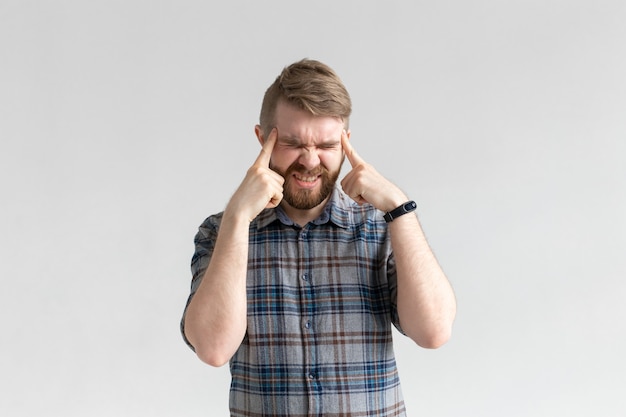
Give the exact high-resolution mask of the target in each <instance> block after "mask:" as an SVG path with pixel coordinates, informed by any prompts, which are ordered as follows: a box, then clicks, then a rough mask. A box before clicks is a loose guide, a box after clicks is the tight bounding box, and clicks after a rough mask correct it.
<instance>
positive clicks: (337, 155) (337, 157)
mask: <svg viewBox="0 0 626 417" xmlns="http://www.w3.org/2000/svg"><path fill="white" fill-rule="evenodd" d="M319 157H320V161H321V162H322V164H323V165H324V166H325V167H326V168H327V169H329V170H337V169H339V167H341V161H342V159H343V154H342V153H341V152H331V151H329V152H324V153H320V155H319Z"/></svg>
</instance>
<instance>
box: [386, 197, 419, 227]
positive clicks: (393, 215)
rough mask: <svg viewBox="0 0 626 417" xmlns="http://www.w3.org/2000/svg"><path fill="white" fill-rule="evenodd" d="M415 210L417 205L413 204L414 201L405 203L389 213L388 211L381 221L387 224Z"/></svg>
mask: <svg viewBox="0 0 626 417" xmlns="http://www.w3.org/2000/svg"><path fill="white" fill-rule="evenodd" d="M416 208H417V204H415V201H409V202H407V203H404V204H403V205H401V206H400V207H397V208H395V209H393V210H391V211H388V212H387V213H385V215H384V216H383V219H385V221H386V222H387V223H389V222H392V221H393V220H394V219H397V218H398V217H400V216H402V215H404V214H407V213H410V212H412V211H415V209H416Z"/></svg>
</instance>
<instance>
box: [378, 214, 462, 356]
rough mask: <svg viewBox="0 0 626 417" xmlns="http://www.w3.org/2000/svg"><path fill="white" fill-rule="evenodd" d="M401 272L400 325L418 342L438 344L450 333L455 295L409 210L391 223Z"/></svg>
mask: <svg viewBox="0 0 626 417" xmlns="http://www.w3.org/2000/svg"><path fill="white" fill-rule="evenodd" d="M389 229H390V234H391V244H392V247H393V251H394V256H395V260H396V269H397V274H398V289H397V294H398V295H397V304H398V315H399V317H400V325H401V327H402V329H403V330H404V332H405V333H406V334H407V335H408V336H409V337H410V338H411V339H413V340H414V341H415V342H416V343H417V344H418V345H420V346H422V347H427V348H436V347H439V346H441V345H443V344H444V343H445V342H446V341H447V340H448V339H449V337H450V333H451V329H452V323H453V321H454V317H455V315H456V299H455V296H454V292H453V290H452V287H451V286H450V283H449V282H448V279H447V278H446V276H445V274H444V272H443V270H442V269H441V267H440V265H439V262H438V261H437V259H436V258H435V255H434V254H433V252H432V250H431V248H430V245H429V244H428V242H427V240H426V237H425V236H424V233H423V231H422V228H421V226H420V224H419V221H418V219H417V216H415V215H414V214H406V215H404V216H401V217H399V218H397V219H395V220H394V221H393V222H391V223H390V225H389Z"/></svg>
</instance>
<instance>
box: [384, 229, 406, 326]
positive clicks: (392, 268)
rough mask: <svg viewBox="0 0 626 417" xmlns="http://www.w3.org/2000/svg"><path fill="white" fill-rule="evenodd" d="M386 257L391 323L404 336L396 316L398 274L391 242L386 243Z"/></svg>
mask: <svg viewBox="0 0 626 417" xmlns="http://www.w3.org/2000/svg"><path fill="white" fill-rule="evenodd" d="M387 244H388V257H387V284H388V285H389V301H390V303H391V322H392V323H393V325H394V326H395V328H396V329H398V331H399V332H400V333H401V334H403V335H405V336H406V333H405V332H404V330H402V326H401V324H400V315H399V314H398V273H397V270H396V260H395V258H394V256H393V252H392V251H391V242H390V241H388V242H387Z"/></svg>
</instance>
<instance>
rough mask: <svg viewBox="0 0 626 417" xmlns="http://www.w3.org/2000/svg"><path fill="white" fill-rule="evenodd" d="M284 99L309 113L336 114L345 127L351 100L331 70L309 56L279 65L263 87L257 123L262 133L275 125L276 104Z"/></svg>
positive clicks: (266, 133) (315, 114)
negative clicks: (277, 69)
mask: <svg viewBox="0 0 626 417" xmlns="http://www.w3.org/2000/svg"><path fill="white" fill-rule="evenodd" d="M281 101H283V102H285V103H288V104H291V105H293V106H295V107H296V108H298V109H300V110H305V111H307V112H308V113H311V114H312V115H313V116H330V117H338V118H340V119H341V120H342V121H343V123H344V125H345V128H346V130H347V129H348V122H349V118H350V114H351V113H352V101H351V100H350V95H349V94H348V90H346V87H345V86H344V85H343V83H342V82H341V79H340V78H339V76H337V74H336V73H335V71H333V70H332V68H330V67H329V66H328V65H326V64H323V63H321V62H319V61H315V60H312V59H303V60H301V61H298V62H295V63H293V64H291V65H289V66H287V67H285V68H284V69H283V71H282V72H281V73H280V75H279V76H278V77H276V80H275V81H274V83H273V84H272V85H271V86H270V87H269V88H268V89H267V91H266V92H265V96H264V97H263V104H262V105H261V117H260V125H261V129H262V131H263V133H264V134H265V137H267V136H268V135H269V132H270V131H271V130H272V128H273V127H274V126H275V123H276V119H275V117H276V107H277V106H278V103H279V102H281Z"/></svg>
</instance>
